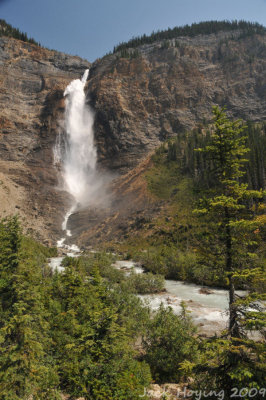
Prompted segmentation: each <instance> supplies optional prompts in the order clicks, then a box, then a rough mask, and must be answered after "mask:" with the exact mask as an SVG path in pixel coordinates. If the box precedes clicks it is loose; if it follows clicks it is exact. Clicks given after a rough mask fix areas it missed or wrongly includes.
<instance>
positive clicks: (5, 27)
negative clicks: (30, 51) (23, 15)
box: [0, 19, 40, 46]
mask: <svg viewBox="0 0 266 400" xmlns="http://www.w3.org/2000/svg"><path fill="white" fill-rule="evenodd" d="M1 36H7V37H12V38H14V39H19V40H22V41H23V42H28V43H32V44H36V45H37V46H40V43H37V42H36V40H34V39H33V38H29V37H28V35H27V33H25V32H21V31H20V30H19V29H18V28H13V26H12V25H10V24H8V23H7V22H6V21H5V20H4V19H0V37H1Z"/></svg>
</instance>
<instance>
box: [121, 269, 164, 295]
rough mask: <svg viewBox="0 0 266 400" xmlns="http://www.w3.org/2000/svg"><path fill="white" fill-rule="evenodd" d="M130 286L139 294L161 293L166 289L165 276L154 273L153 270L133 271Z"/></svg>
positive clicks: (129, 279)
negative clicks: (143, 272)
mask: <svg viewBox="0 0 266 400" xmlns="http://www.w3.org/2000/svg"><path fill="white" fill-rule="evenodd" d="M128 281H129V286H130V287H131V288H132V289H133V290H135V291H136V292H137V293H139V294H148V293H159V292H162V291H163V289H164V277H163V276H162V275H154V274H152V273H151V272H148V273H147V274H136V273H135V272H133V273H131V275H130V276H129V278H128Z"/></svg>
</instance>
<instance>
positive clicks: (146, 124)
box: [88, 31, 266, 172]
mask: <svg viewBox="0 0 266 400" xmlns="http://www.w3.org/2000/svg"><path fill="white" fill-rule="evenodd" d="M240 35H241V32H240V31H239V32H227V33H223V32H221V33H219V34H212V35H199V36H196V37H194V38H188V37H183V38H177V39H174V40H169V41H167V43H165V42H155V43H154V44H150V45H143V46H141V47H139V48H138V54H139V55H138V56H137V57H132V59H130V58H122V57H121V56H120V54H119V53H117V54H114V55H110V56H106V57H104V58H103V59H101V60H98V61H97V62H95V63H94V64H93V66H92V68H91V73H90V75H91V78H90V81H89V84H88V98H90V99H91V105H92V106H93V108H94V110H95V112H96V114H95V134H96V138H97V142H98V157H99V160H100V162H101V163H102V165H104V166H105V167H106V168H111V169H114V170H118V171H119V172H121V171H127V170H128V169H130V168H131V167H132V166H136V164H137V163H138V162H139V160H140V159H141V158H143V157H145V155H146V154H147V152H148V151H149V150H153V149H154V148H155V147H156V146H158V145H159V144H160V142H161V141H164V140H165V139H167V138H169V137H171V136H174V135H177V134H178V133H179V132H180V131H186V130H188V129H191V128H194V127H195V126H196V125H197V124H198V123H199V122H205V121H209V120H210V119H211V107H212V106H213V105H216V104H218V105H220V106H224V105H225V106H226V107H227V109H228V111H229V114H231V116H233V117H237V118H244V119H247V120H252V121H259V120H265V118H266V107H265V105H266V104H265V100H266V98H265V93H266V90H265V89H266V77H265V69H266V57H265V56H266V36H260V35H254V36H251V37H244V38H243V37H242V38H241V37H240V38H239V36H240ZM232 38H233V39H232ZM129 51H130V50H129Z"/></svg>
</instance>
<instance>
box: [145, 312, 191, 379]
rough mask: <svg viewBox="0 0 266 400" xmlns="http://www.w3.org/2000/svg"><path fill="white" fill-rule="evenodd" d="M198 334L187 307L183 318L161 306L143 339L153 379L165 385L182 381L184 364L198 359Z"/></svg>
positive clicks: (182, 315) (146, 358)
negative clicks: (195, 335) (182, 364)
mask: <svg viewBox="0 0 266 400" xmlns="http://www.w3.org/2000/svg"><path fill="white" fill-rule="evenodd" d="M195 331H196V329H195V327H194V326H193V324H192V322H191V319H190V317H189V316H188V315H187V312H186V310H185V307H184V305H183V312H182V313H181V315H179V316H178V315H175V314H174V313H173V311H172V309H171V308H170V307H168V308H164V307H163V306H162V305H161V306H160V308H159V310H158V312H157V313H156V314H155V316H154V318H153V319H152V320H151V321H150V323H149V326H148V329H147V333H146V336H145V338H144V339H143V346H144V349H145V351H146V354H145V357H144V358H145V360H146V361H147V362H148V364H149V365H150V368H151V372H152V376H153V379H155V380H156V381H157V382H161V383H163V382H179V381H180V379H181V378H182V377H183V375H182V372H181V371H180V370H179V368H180V366H181V363H182V362H184V361H185V360H187V361H190V362H191V361H193V360H195V359H196V358H197V352H198V344H197V340H196V339H195V337H194V336H193V335H194V334H195Z"/></svg>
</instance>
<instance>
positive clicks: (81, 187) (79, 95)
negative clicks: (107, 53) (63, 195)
mask: <svg viewBox="0 0 266 400" xmlns="http://www.w3.org/2000/svg"><path fill="white" fill-rule="evenodd" d="M88 74H89V70H86V71H85V73H84V75H83V77H82V79H75V80H74V81H72V82H71V83H70V84H69V85H68V86H67V88H66V90H65V92H64V96H65V97H66V110H65V132H66V145H65V155H64V159H63V178H64V182H65V189H66V190H67V191H68V192H69V193H70V194H71V195H72V196H73V198H74V199H75V202H76V203H81V204H86V203H88V202H89V200H90V191H91V190H93V186H94V185H93V181H94V179H95V170H96V161H97V154H96V148H95V146H94V133H93V113H92V111H91V110H90V109H89V107H88V105H87V104H86V96H85V93H84V86H85V84H86V81H87V78H88ZM73 211H74V210H73V209H72V210H71V212H73Z"/></svg>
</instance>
